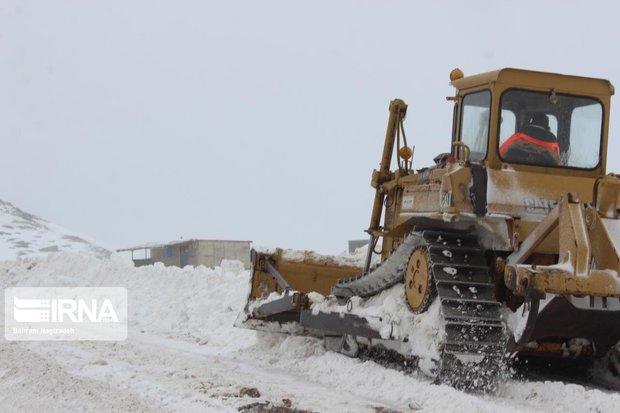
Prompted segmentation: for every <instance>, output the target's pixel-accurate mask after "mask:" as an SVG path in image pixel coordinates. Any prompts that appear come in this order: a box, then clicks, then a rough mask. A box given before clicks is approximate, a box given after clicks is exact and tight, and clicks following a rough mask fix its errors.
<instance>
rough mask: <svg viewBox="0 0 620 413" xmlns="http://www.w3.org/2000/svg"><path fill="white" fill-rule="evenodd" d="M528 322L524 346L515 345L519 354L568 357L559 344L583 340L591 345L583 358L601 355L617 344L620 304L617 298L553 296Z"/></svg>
mask: <svg viewBox="0 0 620 413" xmlns="http://www.w3.org/2000/svg"><path fill="white" fill-rule="evenodd" d="M603 303H604V305H603ZM541 307H542V305H541ZM528 323H529V324H530V325H528V326H527V327H526V331H527V333H526V334H527V337H522V339H521V340H519V343H522V344H524V345H518V347H517V350H518V351H521V352H525V353H528V352H540V351H543V352H557V353H560V355H563V356H567V355H570V353H571V351H570V349H569V348H568V347H566V345H564V346H562V343H569V342H570V341H571V339H573V340H574V339H577V340H579V339H584V340H587V341H586V342H589V343H590V344H591V345H590V346H589V349H588V350H586V351H583V352H582V355H585V354H584V353H590V355H592V356H602V355H604V354H605V353H607V351H608V350H609V349H610V348H611V347H613V346H614V345H615V344H616V343H618V341H620V302H619V300H618V299H617V298H601V297H570V298H567V297H565V296H556V297H553V298H552V299H551V300H550V301H549V302H548V303H547V304H546V305H544V307H543V308H542V309H541V310H540V311H539V313H538V314H537V316H536V317H530V319H528ZM532 324H533V325H532ZM525 342H527V343H528V344H525ZM529 343H536V345H537V346H533V345H530V344H529ZM548 343H555V344H556V346H555V347H554V346H553V345H547V344H548ZM554 350H555V351H554ZM577 353H578V351H577ZM572 355H573V356H576V355H579V354H572Z"/></svg>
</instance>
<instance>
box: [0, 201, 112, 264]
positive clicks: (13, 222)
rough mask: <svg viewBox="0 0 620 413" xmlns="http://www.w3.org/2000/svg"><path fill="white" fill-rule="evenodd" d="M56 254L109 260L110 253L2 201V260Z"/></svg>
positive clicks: (0, 222)
mask: <svg viewBox="0 0 620 413" xmlns="http://www.w3.org/2000/svg"><path fill="white" fill-rule="evenodd" d="M57 251H78V252H80V251H81V252H88V253H91V254H94V255H95V256H97V257H108V256H109V255H110V253H111V252H110V251H109V250H107V249H105V248H103V247H101V246H99V245H96V244H95V243H93V242H92V241H88V240H86V239H84V238H82V237H80V236H79V235H77V234H75V233H73V232H71V231H69V230H67V229H64V228H62V227H60V226H58V225H55V224H52V223H50V222H47V221H45V220H44V219H42V218H39V217H37V216H35V215H32V214H29V213H28V212H24V211H22V210H21V209H19V208H17V207H16V206H14V205H13V204H11V203H10V202H5V201H2V200H0V259H4V260H7V259H14V258H17V257H23V256H36V255H45V254H47V253H50V252H57Z"/></svg>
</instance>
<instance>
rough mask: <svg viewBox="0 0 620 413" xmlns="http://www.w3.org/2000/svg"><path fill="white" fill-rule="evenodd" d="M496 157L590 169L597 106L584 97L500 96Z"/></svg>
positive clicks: (598, 126) (599, 117)
mask: <svg viewBox="0 0 620 413" xmlns="http://www.w3.org/2000/svg"><path fill="white" fill-rule="evenodd" d="M500 106H501V108H500V127H499V148H498V150H499V155H500V158H501V159H502V160H503V161H505V162H509V163H522V164H529V165H537V166H550V167H569V168H579V169H593V168H596V167H597V166H598V165H599V162H600V149H601V138H602V127H603V106H602V105H601V103H600V102H599V101H598V100H596V99H594V98H588V97H580V96H572V95H564V94H555V93H553V92H550V93H547V92H533V91H527V90H516V89H511V90H507V91H506V92H504V93H503V94H502V96H501V99H500Z"/></svg>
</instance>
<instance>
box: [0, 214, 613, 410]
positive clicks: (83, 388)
mask: <svg viewBox="0 0 620 413" xmlns="http://www.w3.org/2000/svg"><path fill="white" fill-rule="evenodd" d="M46 226H47V228H49V230H50V231H52V232H54V228H53V227H52V226H49V225H47V224H46ZM41 236H42V237H43V236H44V234H41ZM51 237H52V235H50V239H51ZM10 245H11V244H10V243H5V244H3V247H7V246H10ZM35 255H36V256H33V257H31V256H22V257H18V258H16V259H10V260H4V261H0V287H1V288H2V289H5V288H8V287H17V286H20V287H24V286H72V287H73V286H75V287H97V286H106V287H125V288H126V289H127V291H128V298H129V309H128V310H129V335H128V339H127V340H125V341H119V342H96V341H91V342H8V341H6V340H4V337H2V338H1V339H0V403H1V404H2V406H3V408H2V410H3V411H15V412H31V411H42V410H45V411H49V412H61V411H62V412H64V411H140V412H147V411H148V412H151V411H183V412H199V411H200V412H237V411H238V409H240V408H243V407H244V406H248V405H250V404H252V403H257V402H258V403H267V402H269V403H271V405H273V406H286V405H289V404H290V405H291V409H303V410H308V411H312V412H368V413H373V412H379V411H383V412H387V411H394V412H411V411H427V412H448V411H465V412H494V413H496V412H500V413H501V412H510V413H514V412H537V413H538V412H541V411H558V412H560V411H562V412H584V411H585V412H588V411H590V412H615V411H617V406H618V405H619V404H620V394H618V393H613V392H605V391H601V390H598V389H595V388H589V387H584V386H581V385H575V384H564V383H562V382H557V381H546V382H540V381H532V382H522V381H518V380H515V379H507V381H506V383H505V385H503V386H502V388H501V389H500V392H499V394H497V395H477V394H466V393H463V392H459V391H457V390H454V389H452V388H450V387H447V386H443V385H441V386H439V385H433V384H432V383H431V380H430V379H429V378H428V377H426V376H425V375H423V374H414V375H405V374H404V373H402V372H398V371H395V370H391V369H387V368H384V367H382V366H379V365H377V364H376V363H374V362H371V361H362V360H359V359H353V358H348V357H346V356H343V355H341V354H337V353H333V352H329V351H326V350H325V349H324V347H323V343H322V341H321V340H318V339H315V338H311V337H301V336H292V335H286V334H276V333H271V332H262V331H253V330H247V329H240V328H235V327H233V324H234V322H235V319H236V318H237V316H238V314H239V313H240V312H241V310H242V309H243V307H244V305H245V301H246V298H247V296H248V288H249V279H250V274H249V272H248V271H247V270H244V269H243V266H242V264H241V263H239V262H236V261H230V262H224V263H223V264H222V266H221V267H216V268H205V267H197V268H192V267H186V268H176V267H164V266H163V265H160V264H155V265H152V266H146V267H138V268H135V267H134V266H133V263H132V262H131V261H130V260H129V259H128V258H127V257H125V256H122V255H118V254H113V255H111V256H110V257H109V258H100V257H96V256H94V255H92V254H91V253H85V252H84V251H81V250H79V251H65V252H58V253H52V254H48V255H45V256H40V255H39V254H35ZM0 299H1V300H4V295H3V294H0ZM311 299H312V302H313V303H314V306H315V307H316V308H317V309H318V310H319V311H320V308H322V306H327V305H337V303H333V302H330V300H329V298H326V297H323V296H320V295H313V296H311ZM404 300H405V298H404V292H403V289H402V286H395V287H393V288H392V289H390V290H388V291H384V292H383V293H382V294H380V295H378V296H377V297H374V298H373V299H372V300H368V301H365V302H361V301H359V300H358V301H355V300H353V301H354V302H353V304H352V308H351V311H355V312H359V313H360V314H363V313H364V312H373V313H376V311H377V310H378V309H380V310H381V311H384V312H385V316H386V317H387V318H388V319H389V321H390V323H391V324H392V325H393V326H394V327H395V328H394V329H393V330H392V331H391V334H392V335H393V336H397V337H405V336H409V338H410V339H411V342H410V343H407V345H410V346H418V347H416V348H412V351H416V352H423V353H424V352H426V354H429V355H430V354H431V353H432V351H433V349H432V346H433V342H432V337H433V334H435V336H436V335H437V334H440V333H441V332H440V329H438V320H439V317H438V311H439V310H440V307H439V306H438V305H435V304H436V303H435V304H434V305H433V306H431V308H430V310H429V314H430V316H427V317H416V316H415V315H413V314H411V313H410V312H409V311H408V310H406V305H405V303H404ZM0 308H4V303H1V304H0ZM342 311H347V309H346V306H345V307H344V308H343V309H342ZM0 323H1V324H2V329H3V330H4V317H0ZM412 329H414V330H412ZM412 331H414V332H415V333H412ZM416 335H418V337H415V336H416ZM425 337H426V340H427V341H426V342H424V339H425ZM428 337H431V340H430V341H429V339H428ZM416 340H417V341H416ZM574 344H575V345H578V344H579V343H574ZM243 388H256V389H257V390H258V392H259V393H260V396H259V397H257V398H252V397H250V396H248V395H245V394H246V393H248V392H244V391H243ZM283 409H284V408H283ZM255 411H257V410H255ZM280 411H287V410H286V409H285V410H280ZM288 411H291V412H294V411H295V410H290V409H289V410H288Z"/></svg>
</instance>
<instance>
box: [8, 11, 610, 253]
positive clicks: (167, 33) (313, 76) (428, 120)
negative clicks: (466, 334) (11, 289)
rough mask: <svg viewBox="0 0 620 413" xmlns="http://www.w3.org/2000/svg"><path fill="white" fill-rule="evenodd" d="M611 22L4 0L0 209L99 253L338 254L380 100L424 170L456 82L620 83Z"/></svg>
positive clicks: (375, 158)
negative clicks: (37, 220) (81, 239)
mask: <svg viewBox="0 0 620 413" xmlns="http://www.w3.org/2000/svg"><path fill="white" fill-rule="evenodd" d="M617 16H618V6H617V5H616V3H615V2H613V1H608V2H601V1H590V2H582V1H545V2H543V1H520V2H513V1H472V0H470V1H434V2H424V3H422V2H414V1H312V2H293V1H218V2H215V1H174V2H172V1H146V0H143V1H127V0H126V1H99V2H94V1H81V0H80V1H78V0H76V1H63V0H56V1H53V2H52V1H32V2H23V1H17V0H4V1H2V2H1V3H0V139H1V142H2V144H3V145H2V153H3V157H2V162H1V163H0V173H1V177H0V182H1V186H0V199H3V200H5V201H9V202H12V203H14V204H15V205H16V206H18V207H20V208H22V209H24V210H26V211H28V212H31V213H34V214H36V215H39V216H41V217H43V218H45V219H47V220H49V221H52V222H55V223H57V224H60V225H62V226H64V227H66V228H69V229H71V230H74V231H76V232H78V233H81V234H84V235H86V236H90V237H92V238H94V239H98V240H100V241H101V242H102V243H103V244H104V245H107V246H109V247H113V248H120V247H124V246H128V245H132V244H138V243H142V242H146V241H168V240H173V239H178V238H180V237H183V238H214V239H244V240H252V241H254V243H255V244H258V245H265V246H285V247H291V248H309V249H315V250H318V251H321V252H330V253H337V252H340V251H342V250H344V249H345V248H346V241H347V240H348V239H358V238H366V235H365V233H364V232H363V230H364V229H366V228H367V226H368V223H369V218H370V211H371V207H372V205H371V202H372V198H373V192H372V189H371V188H370V185H369V183H370V176H371V172H372V170H373V169H374V168H378V163H379V160H380V156H381V149H382V145H383V138H384V134H385V126H386V122H387V116H388V112H387V108H388V104H389V101H390V100H391V99H393V98H395V97H399V98H402V99H404V100H405V101H406V102H407V103H408V104H409V111H408V117H407V121H406V123H405V128H406V131H407V137H408V139H409V142H410V143H412V144H414V145H415V147H416V153H415V157H414V167H418V168H420V167H423V166H428V165H430V164H431V163H432V158H433V157H434V156H435V155H436V154H438V153H440V152H447V151H449V149H450V133H451V128H452V126H451V118H452V104H451V103H449V102H447V101H446V100H445V97H446V96H448V95H451V94H453V93H454V91H453V89H452V88H451V87H450V86H449V79H448V75H449V72H450V70H452V69H453V68H455V67H459V68H461V69H462V70H463V71H464V72H465V74H466V75H467V74H474V73H478V72H485V71H490V70H495V69H499V68H502V67H519V68H526V69H533V70H542V71H550V72H560V73H565V74H575V75H583V76H592V77H601V78H607V79H610V80H611V81H612V83H614V84H616V85H620V58H619V57H618V56H617V53H616V51H617V50H616V49H617V46H616V45H615V42H616V40H617V38H618V35H617V26H618V24H617V19H618V17H617ZM612 102H613V100H612ZM616 107H617V106H616V105H615V104H613V103H612V118H611V127H610V137H611V144H610V148H609V153H610V157H609V160H608V170H609V171H613V170H615V171H620V162H619V161H618V159H617V156H618V154H619V153H620V144H619V143H618V139H619V138H620V137H619V136H618V133H619V131H618V119H619V118H620V113H619V111H618V110H616Z"/></svg>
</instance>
